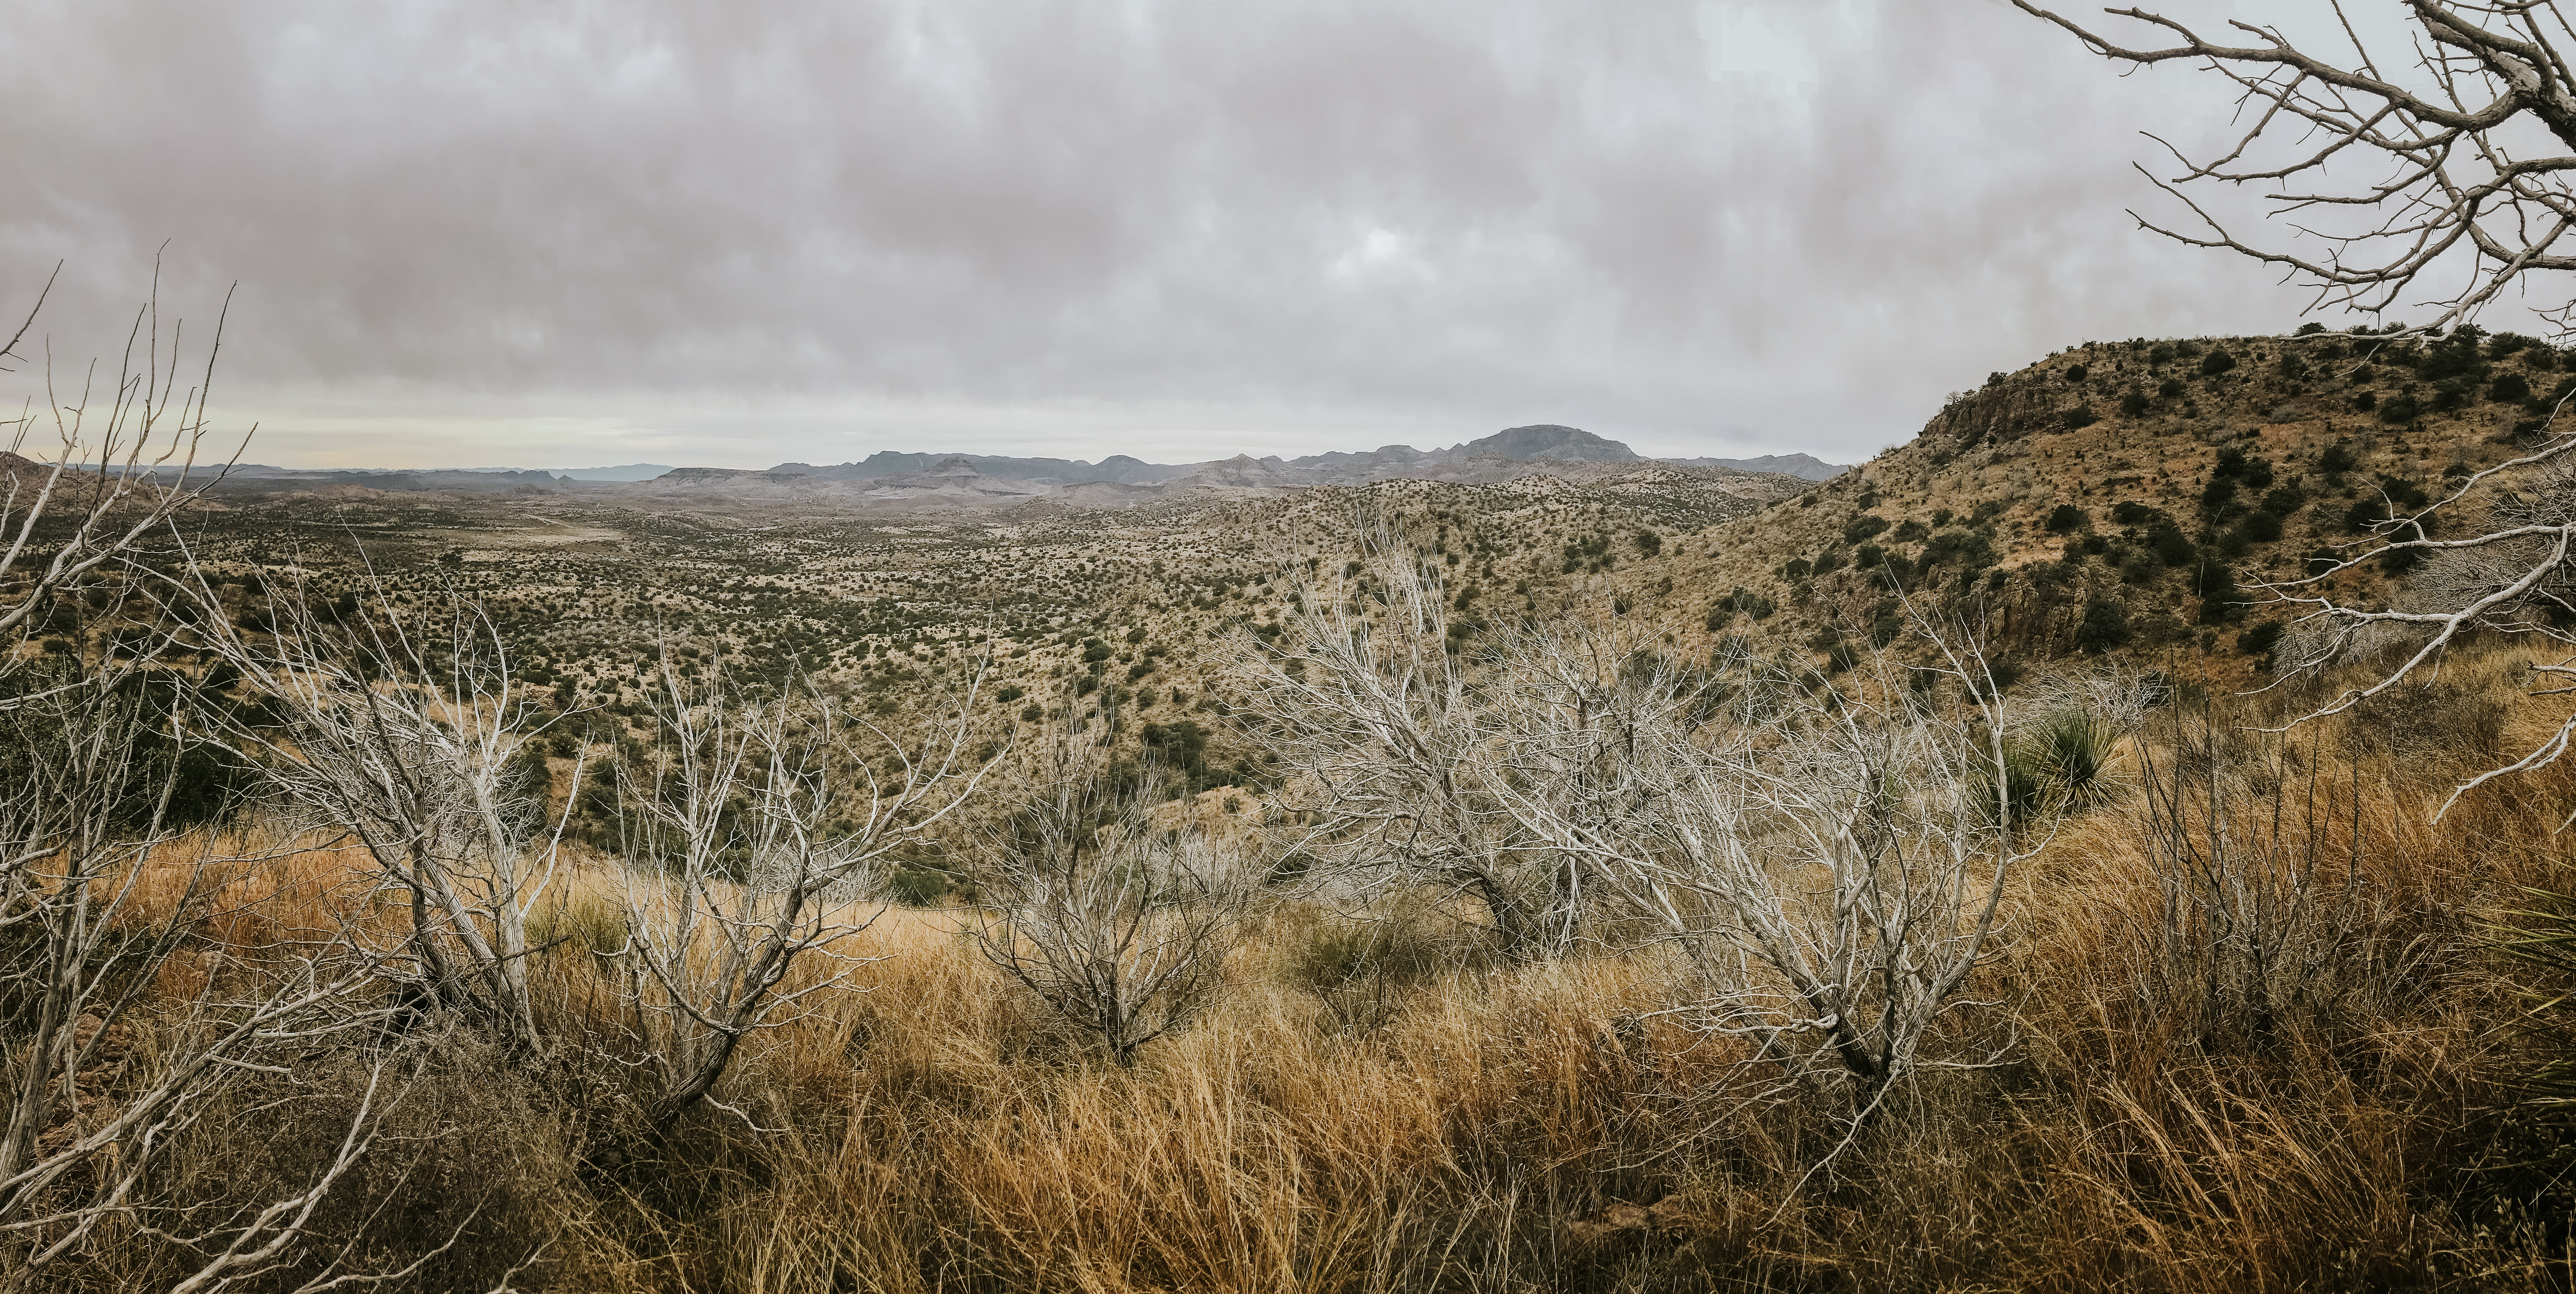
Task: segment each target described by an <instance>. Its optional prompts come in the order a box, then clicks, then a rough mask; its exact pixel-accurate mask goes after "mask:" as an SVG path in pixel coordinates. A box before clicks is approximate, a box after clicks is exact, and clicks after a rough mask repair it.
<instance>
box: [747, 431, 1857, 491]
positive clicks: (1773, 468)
mask: <svg viewBox="0 0 2576 1294" xmlns="http://www.w3.org/2000/svg"><path fill="white" fill-rule="evenodd" d="M952 461H961V462H964V463H967V464H969V465H971V466H972V467H974V469H975V470H976V471H978V472H981V473H983V474H984V475H986V476H988V477H991V478H993V479H994V480H997V481H1013V482H1023V481H1024V482H1029V483H1032V484H1043V485H1081V484H1085V483H1089V482H1094V481H1107V482H1111V483H1114V484H1118V485H1160V484H1162V483H1164V482H1166V481H1175V480H1179V479H1181V478H1182V477H1185V476H1189V475H1192V474H1193V473H1201V472H1205V471H1207V470H1209V469H1210V468H1212V467H1214V466H1216V462H1209V463H1177V464H1176V463H1148V462H1144V461H1143V460H1141V459H1135V458H1130V457H1128V456H1127V455H1125V454H1113V455H1111V456H1109V457H1107V458H1104V459H1102V460H1100V461H1099V462H1097V463H1092V462H1085V461H1084V460H1082V459H1078V458H1071V459H1068V458H1007V457H1001V456H996V455H989V454H905V453H897V452H895V451H893V450H880V451H878V452H876V453H874V454H870V455H868V456H867V457H866V458H865V459H862V460H860V461H859V462H855V463H839V464H835V465H832V466H829V467H816V466H814V465H813V464H811V463H780V464H779V465H778V466H776V467H773V468H770V469H769V471H770V473H772V474H776V475H786V476H801V477H804V478H806V479H807V480H811V481H876V480H884V479H886V478H888V477H894V476H909V475H917V474H919V473H923V472H928V471H931V470H933V469H934V468H937V467H939V466H940V465H941V464H944V463H949V462H952ZM1217 461H1218V462H1223V463H1229V464H1235V463H1256V464H1260V465H1262V466H1263V467H1266V468H1270V469H1274V470H1275V471H1278V472H1282V473H1309V474H1313V475H1315V476H1318V477H1321V478H1328V479H1319V480H1311V481H1297V482H1295V483H1297V484H1319V485H1350V484H1359V483H1362V482H1365V481H1382V480H1387V479H1390V478H1395V477H1415V476H1445V475H1446V474H1445V473H1441V472H1438V471H1436V470H1435V469H1438V468H1441V467H1444V466H1454V465H1458V464H1466V463H1473V462H1478V461H1501V462H1512V463H1536V462H1559V463H1638V462H1646V461H1649V460H1648V459H1647V458H1646V457H1645V456H1644V455H1642V454H1639V453H1637V452H1636V451H1635V450H1632V449H1630V448H1628V447H1627V446H1626V445H1623V444H1621V443H1619V442H1618V441H1615V440H1608V439H1604V438H1602V437H1600V436H1596V435H1593V434H1592V433H1591V432H1588V431H1584V430H1582V429H1580V428H1576V427H1561V426H1557V425H1555V424H1553V423H1540V424H1536V425H1532V426H1528V427H1513V428H1509V429H1507V430H1504V431H1499V432H1496V433H1494V434H1493V435H1491V436H1487V437H1485V438H1484V439H1482V440H1471V441H1467V442H1465V443H1464V444H1459V445H1452V446H1450V447H1449V448H1447V449H1433V450H1421V449H1415V448H1414V447H1413V446H1411V445H1387V446H1383V447H1381V448H1378V449H1372V450H1368V451H1366V452H1364V453H1357V454H1353V453H1342V452H1335V453H1330V454H1309V455H1307V456H1305V457H1303V458H1289V459H1282V458H1277V457H1269V458H1252V457H1250V456H1249V455H1237V456H1235V457H1234V458H1232V459H1224V460H1217ZM1660 461H1663V462H1669V463H1674V464H1677V465H1681V466H1688V467H1723V468H1729V469H1732V470H1734V471H1739V472H1777V473H1780V474H1782V475H1784V476H1794V477H1797V478H1798V479H1800V480H1803V481H1823V480H1829V479H1831V478H1833V477H1834V476H1836V475H1837V474H1839V473H1841V471H1842V470H1843V469H1842V468H1841V467H1840V466H1839V465H1836V464H1833V463H1827V462H1825V461H1823V460H1821V459H1817V458H1812V457H1810V456H1808V455H1805V454H1771V455H1765V456H1763V457H1761V458H1746V459H1736V458H1677V459H1664V460H1660ZM1238 474H1239V469H1238ZM1281 483H1288V482H1284V481H1283V482H1281Z"/></svg>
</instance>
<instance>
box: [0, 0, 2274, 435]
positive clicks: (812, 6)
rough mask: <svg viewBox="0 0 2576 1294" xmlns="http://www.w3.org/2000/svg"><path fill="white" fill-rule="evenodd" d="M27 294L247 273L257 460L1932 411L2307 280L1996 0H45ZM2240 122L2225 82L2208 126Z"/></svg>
mask: <svg viewBox="0 0 2576 1294" xmlns="http://www.w3.org/2000/svg"><path fill="white" fill-rule="evenodd" d="M0 76H5V81H6V84H8V85H9V86H10V87H11V93H10V96H9V103H10V116H11V125H10V128H9V131H8V134H7V136H6V142H5V144H0V147H5V149H6V150H7V152H8V154H9V157H10V160H11V162H12V165H11V167H10V173H11V175H12V176H13V178H14V179H15V180H16V183H14V184H12V185H11V186H9V188H8V189H7V191H6V192H5V193H0V293H5V294H6V297H5V299H7V300H10V301H23V300H24V299H25V298H26V297H27V296H30V295H32V292H33V290H34V287H35V285H36V284H37V283H38V282H40V281H41V279H42V277H43V275H44V274H45V273H46V272H47V271H48V270H49V269H50V268H51V266H52V264H53V263H54V262H55V261H56V260H58V259H59V260H62V261H64V262H65V264H66V269H65V271H64V286H63V287H62V289H60V290H59V292H58V295H57V299H56V303H55V304H54V305H51V306H49V307H48V309H47V312H46V316H45V324H44V326H45V328H46V330H47V332H48V333H49V335H50V336H51V338H52V339H53V346H54V348H55V351H56V354H57V355H58V356H60V355H63V354H66V353H72V352H77V353H78V354H81V355H87V354H89V353H93V352H96V351H99V350H105V349H112V343H113V342H114V341H115V340H117V339H118V338H120V337H121V331H120V329H121V325H120V324H119V323H118V318H119V316H118V314H117V312H118V311H120V310H123V309H127V308H130V306H131V304H132V303H133V301H134V300H135V299H136V298H137V297H138V296H139V294H140V293H141V291H142V290H143V287H144V285H145V283H146V282H147V280H148V276H149V273H150V266H151V263H152V258H153V256H154V252H155V249H156V248H158V247H160V246H161V245H162V244H163V243H164V242H165V241H166V242H167V243H168V251H167V253H166V261H165V264H166V269H165V273H164V297H165V301H167V302H169V303H170V304H171V305H173V306H184V307H185V308H186V309H188V311H189V312H190V314H191V318H192V319H200V320H202V319H204V318H205V317H207V316H209V315H210V314H211V310H212V303H213V302H214V301H215V300H216V299H218V298H219V297H220V295H221V292H222V289H223V285H224V284H225V283H228V282H231V281H234V280H238V281H239V283H240V291H239V296H238V298H237V299H236V301H235V303H234V307H233V317H232V324H231V332H230V335H229V336H228V339H227V347H226V353H225V361H224V365H223V370H222V371H223V378H222V382H223V386H222V388H221V392H222V396H223V402H224V406H225V408H226V410H227V411H228V412H229V413H232V414H234V415H236V416H238V417H239V418H242V419H248V418H251V417H257V418H259V419H261V420H262V421H263V422H264V423H265V425H266V427H267V430H264V431H263V433H262V441H261V444H260V449H259V450H258V451H255V452H254V455H253V456H254V457H265V458H268V459H271V460H280V459H301V460H305V461H332V462H343V463H382V464H399V463H415V462H423V461H432V460H435V461H445V462H476V463H482V462H491V463H502V462H512V463H523V464H529V465H547V466H568V465H574V464H576V463H581V462H591V461H610V460H612V459H615V458H618V457H620V456H632V457H647V456H663V457H662V461H690V462H707V463H735V464H763V463H768V462H773V461H778V460H781V459H789V458H806V459H817V460H819V459H838V458H843V457H855V456H859V455H863V454H865V453H867V452H869V451H870V450H872V449H877V448H889V447H893V448H933V447H953V448H962V449H975V450H985V451H1008V450H1013V449H1026V448H1032V447H1038V446H1044V447H1045V448H1047V449H1048V450H1049V451H1050V452H1083V453H1088V454H1106V453H1112V452H1122V451H1123V452H1131V453H1139V454H1144V455H1147V456H1156V455H1160V456H1163V457H1174V456H1179V457H1191V458H1199V457H1209V456H1213V455H1216V454H1220V453H1231V452H1233V451H1235V450H1237V449H1249V450H1252V451H1254V452H1256V453H1258V452H1272V451H1284V452H1304V451H1311V450H1317V449H1329V448H1358V447H1363V446H1364V445H1366V444H1374V443H1378V442H1379V441H1380V440H1381V439H1412V440H1416V441H1417V442H1426V443H1427V442H1435V441H1436V442H1438V443H1448V442H1450V441H1452V440H1455V439H1462V438H1466V437H1470V436H1475V435H1480V434H1484V433H1485V432H1488V431H1491V430H1492V429H1494V428H1496V427H1499V426H1503V425H1507V424H1510V423H1516V422H1530V421H1556V422H1567V423H1573V424H1576V425H1581V426H1585V427H1588V428H1591V429H1593V430H1596V431H1600V432H1602V433H1604V434H1608V435H1613V436H1618V437H1621V438H1624V439H1628V440H1630V441H1631V442H1632V443H1635V444H1636V445H1638V446H1639V447H1640V448H1641V449H1646V450H1648V451H1649V452H1665V453H1724V452H1733V451H1735V450H1760V449H1777V450H1806V451H1809V452H1814V453H1818V454H1820V455H1823V456H1826V457H1829V458H1840V459H1846V460H1848V459H1851V458H1856V457H1859V456H1861V455H1865V454H1867V453H1868V452H1870V451H1872V450H1874V449H1875V448H1877V447H1879V446H1881V445H1884V444H1887V443H1891V442H1894V441H1897V440H1901V439H1903V438H1904V437H1905V436H1907V435H1909V434H1911V433H1912V431H1913V430H1914V429H1915V428H1916V427H1917V426H1919V425H1920V423H1921V421H1922V420H1923V419H1924V418H1925V417H1926V416H1928V415H1929V413H1930V412H1931V411H1932V410H1933V409H1934V408H1935V407H1936V406H1937V404H1938V402H1939V400H1940V398H1941V395H1942V393H1944V392H1945V391H1948V390H1950V389H1954V388H1958V387H1963V386H1969V385H1973V384H1974V383H1975V382H1976V381H1978V380H1980V379H1982V377H1983V375H1984V374H1985V373H1986V371H1988V370H1989V369H1993V368H2001V367H2013V366H2018V365H2020V364H2022V363H2026V362H2028V361H2029V360H2031V359H2033V358H2036V357H2037V356H2038V355H2040V354H2043V353H2045V352H2047V351H2049V350H2053V349H2055V348H2056V347H2058V346H2061V345H2065V344H2068V343H2071V342H2074V341H2078V340H2082V339H2084V338H2086V337H2099V336H2131V335H2139V334H2154V333H2171V332H2204V331H2218V330H2250V329H2274V328H2279V327H2282V326H2284V325H2285V324H2286V323H2287V322H2289V320H2290V319H2291V317H2292V315H2293V312H2294V311H2295V310H2296V308H2297V306H2298V304H2299V302H2300V298H2298V297H2297V296H2296V295H2295V294H2292V293H2289V292H2287V291H2284V290H2281V289H2277V288H2274V287H2273V286H2271V285H2270V283H2269V282H2268V281H2267V280H2266V279H2264V278H2263V277H2262V276H2261V275H2260V274H2259V273H2257V272H2255V271H2254V270H2253V269H2252V267H2249V266H2247V265H2244V264H2242V263H2238V262H2233V261H2230V260H2228V259H2226V258H2221V257H2215V256H2210V255H2206V254H2194V253H2189V252H2186V251H2183V250H2181V249H2176V248H2172V247H2169V246H2165V245H2161V244H2159V243H2157V242H2156V241H2154V240H2152V239H2151V238H2149V237H2147V236H2145V235H2141V234H2138V233H2136V232H2134V231H2133V227H2132V226H2131V224H2130V222H2129V220H2128V218H2127V217H2126V216H2125V215H2123V214H2122V211H2121V208H2122V207H2123V206H2126V205H2137V204H2139V203H2141V202H2144V201H2146V200H2148V199H2149V198H2151V197H2152V194H2150V193H2149V192H2147V191H2146V189H2145V186H2144V184H2143V182H2142V181H2140V180H2138V179H2137V178H2136V177H2135V175H2134V174H2133V173H2132V172H2130V171H2129V169H2128V163H2129V161H2130V159H2132V158H2139V157H2146V156H2149V155H2150V151H2149V146H2148V145H2146V144H2145V143H2144V142H2143V141H2141V140H2139V139H2138V138H2137V137H2136V136H2135V135H2134V134H2133V133H2132V131H2133V130H2134V129H2136V128H2138V127H2140V126H2147V125H2159V126H2163V127H2166V128H2168V129H2172V130H2175V131H2177V132H2178V133H2179V134H2180V135H2181V136H2182V137H2183V138H2185V139H2193V138H2202V137H2206V136H2207V132H2209V131H2211V130H2214V129H2215V128H2217V127H2219V126H2222V125H2223V120H2222V119H2221V118H2219V117H2218V115H2217V114H2218V113H2219V112H2220V111H2223V103H2222V102H2221V101H2219V100H2217V99H2215V98H2214V97H2213V96H2212V94H2211V93H2210V92H2209V87H2205V86H2199V85H2197V84H2196V81H2195V78H2193V77H2192V76H2191V75H2190V74H2188V73H2172V74H2163V75H2159V76H2154V77H2137V78H2130V79H2128V80H2121V79H2118V78H2115V77H2113V76H2112V75H2111V74H2110V72H2109V69H2107V68H2106V67H2104V66H2103V65H2101V64H2100V63H2098V62H2097V61H2095V60H2091V59H2089V58H2086V57H2085V56H2083V55H2082V54H2081V52H2080V51H2078V50H2076V49H2075V48H2074V47H2073V46H2072V44H2071V42H2068V41H2065V40H2063V39H2061V38H2057V37H2055V36H2053V35H2052V34H2051V33H2050V32H2048V31H2046V30H2043V29H2041V28H2040V27H2039V26H2038V25H2037V24H2036V23H2033V22H2031V21H2030V20H2028V19H2026V18H2024V17H2022V16H2020V15H2018V14H2016V13H2013V12H2012V11H2011V10H2009V9H2008V8H2006V7H2005V6H2003V5H2001V4H1999V3H1991V2H1989V0H1964V2H1958V3H1939V4H1934V3H1924V2H1923V0H1886V2H1884V3H1871V2H1867V0H1797V2H1794V3H1792V2H1789V0H1779V2H1775V3H1736V4H1698V5H1693V4H1676V3H1657V2H1654V0H1641V2H1639V3H1630V4H1619V5H1591V4H1574V3H1554V4H1537V3H1510V2H1508V0H1506V2H1502V3H1496V2H1493V0H1480V2H1478V3H1426V2H1416V3H1404V2H1400V0H1399V2H1394V3H1389V2H1385V0H1376V2H1372V3H1337V2H1335V0H1297V2H1296V3H1268V2H1262V0H1248V2H1229V3H1220V4H1209V3H1195V4H1183V3H1157V2H1155V0H1133V2H1130V3H1123V4H1116V5H1102V4H1096V3H1091V4H1074V3H1050V2H1048V0H1029V2H1027V3H1012V4H1002V3H974V2H972V0H969V2H966V3H953V2H952V3H939V4H898V3H880V4H825V3H799V2H797V0H782V2H780V3H770V4H762V5H756V6H746V5H732V4H714V3H699V4H689V3H672V2H662V3H655V2H653V0H629V2H624V3H615V4H609V3H568V4H550V3H526V2H524V0H517V2H513V3H498V2H492V3H485V2H482V0H454V2H450V3H423V4H411V5H366V6H360V5H342V4H322V3H310V4H286V3H270V4H257V3H251V4H238V5H167V4H159V3H132V2H128V3H119V2H116V0H85V2H83V3H56V4H26V5H21V6H17V7H15V9H14V10H13V15H12V17H11V18H9V19H8V20H7V39H6V41H5V42H0ZM2195 132H2199V133H2195Z"/></svg>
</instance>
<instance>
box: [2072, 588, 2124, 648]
mask: <svg viewBox="0 0 2576 1294" xmlns="http://www.w3.org/2000/svg"><path fill="white" fill-rule="evenodd" d="M2129 638H2130V629H2129V609H2128V607H2126V606H2124V605H2122V604H2121V603H2120V602H2119V601H2118V600H2117V599H2115V598H2093V599H2090V600H2088V601H2086V602H2085V604H2084V619H2083V621H2082V623H2080V624H2078V625H2076V627H2075V647H2076V650H2078V651H2085V652H2105V651H2112V650H2115V649H2117V648H2121V647H2126V646H2128V645H2129Z"/></svg>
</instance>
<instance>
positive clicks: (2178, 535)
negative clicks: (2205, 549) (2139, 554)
mask: <svg viewBox="0 0 2576 1294" xmlns="http://www.w3.org/2000/svg"><path fill="white" fill-rule="evenodd" d="M2147 547H2148V548H2150V549H2152V550H2153V551H2154V552H2155V555H2156V559H2157V560H2158V561H2161V562H2163V563H2164V564H2165V565H2167V566H2189V565H2191V564H2192V562H2193V561H2195V560H2197V559H2198V558H2199V556H2200V549H2199V546H2198V545H2195V544H2194V543H2192V542H2191V537H2190V536H2188V535H2186V534H2184V533H2183V532H2182V529H2181V528H2180V527H2178V526H2176V525H2174V524H2173V523H2172V522H2165V523H2164V524H2162V525H2159V526H2157V527H2156V528H2155V529H2154V530H2152V531H2150V532H2149V533H2148V535H2147Z"/></svg>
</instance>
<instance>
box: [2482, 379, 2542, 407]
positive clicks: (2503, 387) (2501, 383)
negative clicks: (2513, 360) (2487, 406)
mask: <svg viewBox="0 0 2576 1294" xmlns="http://www.w3.org/2000/svg"><path fill="white" fill-rule="evenodd" d="M2487 398H2488V399H2490V400H2493V401H2495V402H2496V403H2498V404H2520V403H2522V402H2523V401H2525V400H2528V399H2530V398H2531V379H2529V378H2526V377H2524V376H2523V375H2522V374H2520V373H2504V374H2500V375H2498V376H2497V378H2496V380H2495V381H2493V382H2490V383H2488V384H2487Z"/></svg>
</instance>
